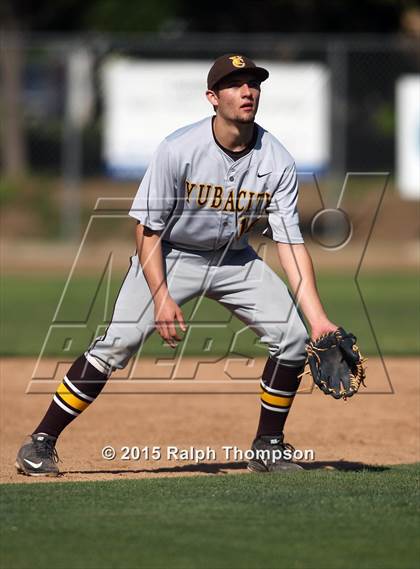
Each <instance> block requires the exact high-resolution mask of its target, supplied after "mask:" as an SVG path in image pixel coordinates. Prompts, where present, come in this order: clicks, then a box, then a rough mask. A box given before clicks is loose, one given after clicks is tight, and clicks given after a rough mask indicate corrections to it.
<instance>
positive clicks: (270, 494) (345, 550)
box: [0, 465, 420, 569]
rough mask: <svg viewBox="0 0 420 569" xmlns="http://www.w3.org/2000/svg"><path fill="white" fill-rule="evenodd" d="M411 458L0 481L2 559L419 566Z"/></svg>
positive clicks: (11, 563)
mask: <svg viewBox="0 0 420 569" xmlns="http://www.w3.org/2000/svg"><path fill="white" fill-rule="evenodd" d="M418 480H419V466H418V465H417V466H416V465H411V466H398V467H392V468H390V469H388V468H384V469H373V470H372V471H369V470H363V471H359V472H338V471H335V472H330V471H320V470H318V471H316V470H314V471H307V472H303V473H298V474H282V475H276V474H272V475H257V474H256V475H251V474H244V475H235V476H217V477H211V476H206V477H202V476H200V477H190V478H186V477H184V478H167V479H155V480H126V481H110V482H92V483H65V484H54V483H52V484H39V485H37V484H30V485H25V484H19V485H12V484H5V485H3V486H1V487H0V490H1V505H2V515H1V522H0V523H1V536H2V545H1V561H2V567H8V568H10V569H13V568H29V567H30V568H31V569H37V568H42V569H44V568H45V567H54V568H57V569H60V568H66V569H73V568H74V569H76V568H86V569H90V568H92V569H93V568H101V569H108V568H121V569H122V568H124V569H129V568H133V569H134V568H138V567H144V568H157V567H159V568H163V567H167V568H169V569H172V568H180V569H181V568H182V569H188V568H194V569H195V568H198V567H200V568H209V569H210V568H211V569H214V568H218V569H222V568H229V569H236V568H253V567H255V568H261V567H264V568H267V569H271V568H287V569H289V568H317V569H318V568H326V569H329V568H331V569H347V568H348V569H354V568H355V567H357V568H360V569H364V568H366V569H376V568H377V569H388V568H393V569H394V568H395V569H405V568H415V567H418V561H419V556H420V550H419V538H418V517H417V515H416V514H417V513H418V510H417V508H416V506H417V505H418Z"/></svg>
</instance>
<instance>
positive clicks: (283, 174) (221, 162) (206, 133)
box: [130, 117, 303, 251]
mask: <svg viewBox="0 0 420 569" xmlns="http://www.w3.org/2000/svg"><path fill="white" fill-rule="evenodd" d="M211 120H212V119H211V117H208V118H205V119H204V120H202V121H200V122H197V123H194V124H192V125H189V126H186V127H184V128H182V129H179V130H177V131H175V132H174V133H172V134H171V135H169V136H168V137H167V138H165V139H164V140H163V142H162V143H161V144H160V145H159V147H158V149H157V150H156V152H155V154H154V156H153V158H152V161H151V163H150V165H149V168H148V169H147V172H146V174H145V176H144V178H143V180H142V182H141V184H140V187H139V189H138V191H137V194H136V196H135V199H134V201H133V205H132V208H131V210H130V215H131V216H132V217H134V218H135V219H137V220H138V221H140V223H142V224H143V225H145V226H147V227H149V228H150V229H152V230H157V231H162V232H163V235H162V238H163V239H164V240H165V241H168V242H170V243H171V244H172V245H173V246H175V247H176V246H179V247H181V248H187V249H193V250H204V251H210V250H213V249H219V248H221V247H223V246H224V245H226V244H227V243H229V242H231V245H230V247H231V248H232V249H242V248H244V247H246V246H247V244H248V235H247V234H248V232H249V230H250V229H251V227H252V226H253V225H254V224H255V223H256V221H258V219H259V218H260V217H261V216H264V217H266V219H267V224H266V228H265V230H264V231H263V233H264V234H265V235H267V236H269V237H271V238H272V239H273V240H274V241H278V242H284V243H303V238H302V235H301V232H300V229H299V218H298V212H297V197H298V183H297V174H296V167H295V164H294V161H293V158H292V157H291V156H290V154H289V153H288V152H287V150H286V149H285V148H284V147H283V146H282V144H281V143H280V142H279V141H278V140H277V139H276V138H275V137H274V136H272V135H271V134H270V133H269V132H267V131H266V130H264V129H263V128H261V127H260V126H258V136H257V140H256V143H255V146H254V148H253V149H252V150H250V152H249V153H248V154H246V155H245V156H243V157H242V158H239V159H238V160H233V159H232V158H230V157H229V156H228V155H227V154H226V153H225V152H224V151H223V150H222V149H221V148H220V147H219V146H218V145H217V143H216V142H215V140H214V137H213V132H212V122H211Z"/></svg>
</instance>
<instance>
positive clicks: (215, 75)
mask: <svg viewBox="0 0 420 569" xmlns="http://www.w3.org/2000/svg"><path fill="white" fill-rule="evenodd" d="M239 71H247V72H248V73H252V74H253V75H255V77H256V78H257V79H258V80H259V81H261V82H262V81H265V80H266V79H267V78H268V76H269V73H268V71H267V69H264V68H263V67H257V66H256V65H255V63H254V62H253V61H252V60H251V59H249V58H248V57H246V56H245V55H239V54H237V53H226V54H225V55H221V56H220V57H218V58H217V59H216V61H215V62H214V63H213V65H212V67H211V69H210V71H209V74H208V75H207V89H213V87H214V86H215V85H216V84H217V83H218V82H219V81H221V80H222V79H224V78H225V77H227V76H228V75H232V73H238V72H239Z"/></svg>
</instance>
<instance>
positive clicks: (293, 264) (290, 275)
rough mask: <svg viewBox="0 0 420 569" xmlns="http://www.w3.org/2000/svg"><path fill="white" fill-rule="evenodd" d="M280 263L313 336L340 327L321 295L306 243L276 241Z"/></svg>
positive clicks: (316, 336) (315, 336)
mask: <svg viewBox="0 0 420 569" xmlns="http://www.w3.org/2000/svg"><path fill="white" fill-rule="evenodd" d="M276 245H277V253H278V256H279V260H280V264H281V266H282V267H283V269H284V272H285V273H286V276H287V279H288V281H289V284H290V288H291V291H292V293H293V294H294V296H295V299H296V302H297V303H298V305H299V306H300V308H301V310H302V311H303V313H304V315H305V318H306V320H307V322H308V324H309V326H310V328H311V338H314V339H315V338H318V337H319V336H321V335H322V334H327V333H328V332H333V331H334V330H336V329H337V328H338V326H337V325H336V324H334V323H333V322H331V321H330V320H329V318H328V316H327V314H326V312H325V309H324V307H323V305H322V302H321V299H320V297H319V293H318V288H317V284H316V278H315V271H314V267H313V263H312V259H311V257H310V255H309V253H308V250H307V249H306V247H305V244H304V243H295V244H290V243H276Z"/></svg>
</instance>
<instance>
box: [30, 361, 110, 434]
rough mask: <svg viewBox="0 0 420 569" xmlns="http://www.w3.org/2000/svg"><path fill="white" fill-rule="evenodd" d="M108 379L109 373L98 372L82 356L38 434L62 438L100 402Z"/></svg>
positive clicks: (40, 425) (38, 427) (36, 431)
mask: <svg viewBox="0 0 420 569" xmlns="http://www.w3.org/2000/svg"><path fill="white" fill-rule="evenodd" d="M107 379H108V375H107V374H105V373H102V372H100V371H99V370H97V369H96V368H95V367H94V366H93V365H92V364H90V363H89V362H88V361H87V359H86V358H85V356H80V357H79V358H78V359H77V360H76V361H75V362H74V363H73V365H72V366H71V368H70V369H69V371H68V372H67V375H66V376H65V377H64V379H63V381H62V382H61V383H60V385H59V386H58V389H57V391H56V392H55V394H54V397H53V400H52V402H51V405H50V406H49V408H48V410H47V412H46V413H45V416H44V418H43V419H42V421H41V422H40V424H39V425H38V426H37V428H36V429H35V431H34V433H45V434H47V435H50V436H52V437H58V435H59V434H60V433H61V431H62V430H63V429H64V428H65V427H67V425H68V424H69V423H71V422H72V421H73V420H74V419H75V418H76V417H77V416H78V415H80V413H81V412H82V411H84V410H85V409H86V408H87V407H89V405H90V404H91V403H92V402H93V401H94V400H95V399H96V397H97V396H98V395H99V393H100V392H101V391H102V389H103V387H104V385H105V383H106V381H107Z"/></svg>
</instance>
